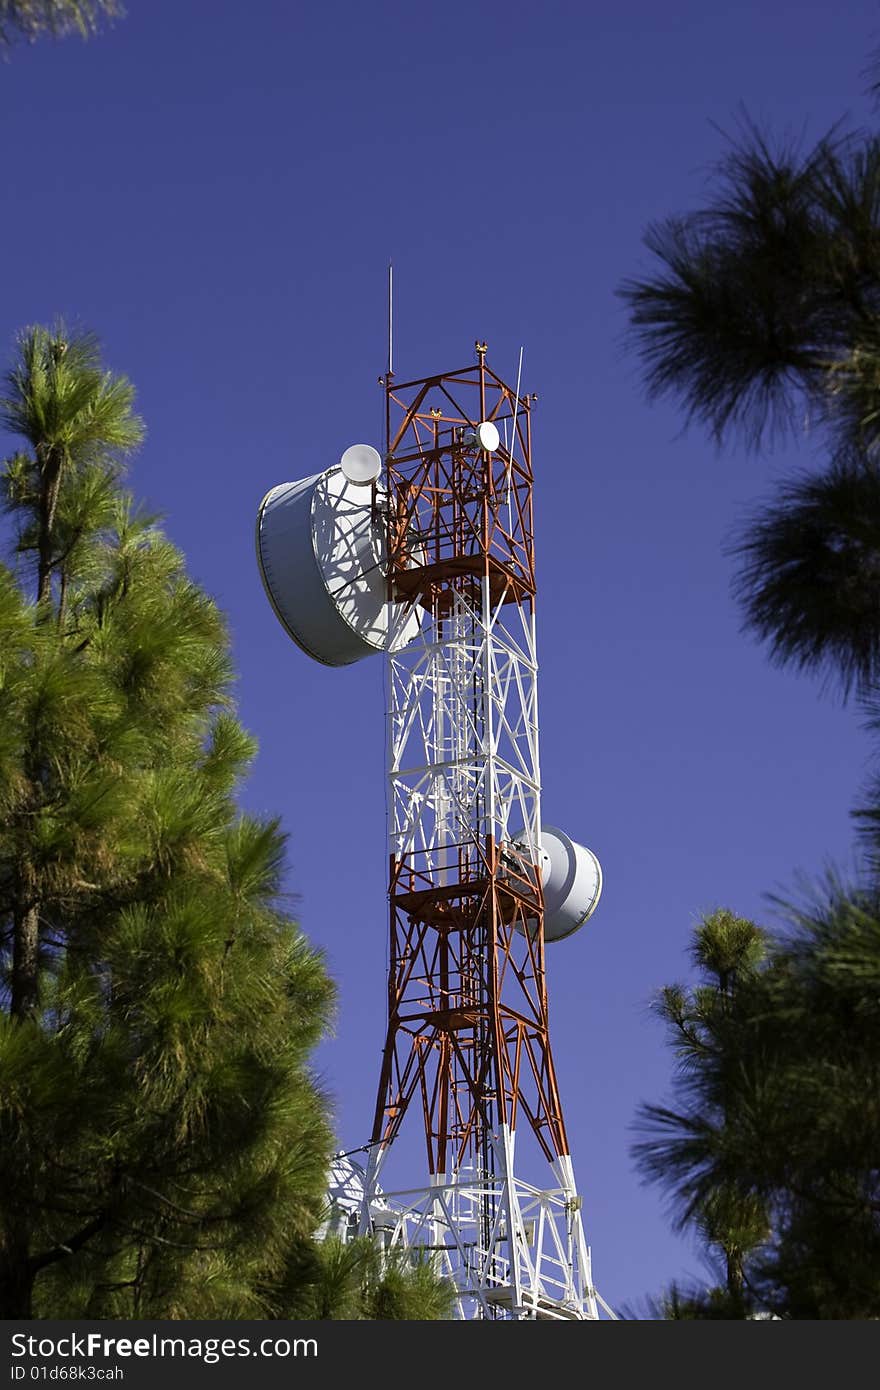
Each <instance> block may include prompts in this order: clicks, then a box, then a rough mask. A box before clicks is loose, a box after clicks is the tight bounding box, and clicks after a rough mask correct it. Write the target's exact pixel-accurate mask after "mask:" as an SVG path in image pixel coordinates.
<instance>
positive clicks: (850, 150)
mask: <svg viewBox="0 0 880 1390" xmlns="http://www.w3.org/2000/svg"><path fill="white" fill-rule="evenodd" d="M646 242H647V245H648V248H649V250H650V251H651V252H652V254H653V256H654V258H655V260H656V261H657V262H658V263H659V269H658V271H657V272H656V273H655V274H654V275H652V276H649V277H646V278H643V279H631V280H629V281H628V282H626V283H625V284H624V285H623V286H622V288H621V294H622V296H623V298H624V300H625V302H626V303H627V306H628V308H629V313H630V322H631V326H632V334H633V339H634V343H635V347H636V350H637V352H638V353H639V355H640V357H641V360H642V363H643V366H644V370H645V379H646V383H647V386H648V390H649V393H650V394H651V395H655V396H656V395H664V394H671V395H673V396H675V397H677V398H678V399H679V400H680V401H681V403H682V404H683V406H684V408H685V410H686V412H687V416H688V418H689V419H691V420H695V421H698V422H700V423H702V424H704V425H705V426H706V427H707V428H708V430H709V432H710V434H711V436H712V437H713V438H714V439H715V440H716V441H717V442H718V443H722V442H723V441H725V440H727V439H728V438H732V437H734V436H739V437H740V438H741V439H742V440H744V442H745V443H746V444H748V445H750V446H752V447H755V448H760V447H762V446H763V445H765V444H768V443H771V442H772V440H773V438H774V437H775V436H778V435H780V434H781V433H785V432H787V431H793V432H795V433H796V434H800V433H801V432H802V430H803V429H804V428H805V427H807V426H809V427H810V428H811V430H812V433H813V436H814V438H815V439H816V440H817V441H818V442H819V443H820V444H821V446H822V448H823V449H824V452H825V469H824V471H820V472H819V473H818V474H816V475H814V476H809V477H806V478H805V479H803V480H798V481H795V482H794V483H786V484H784V485H783V486H782V487H781V488H780V489H779V492H778V494H777V497H776V498H775V500H773V501H772V502H771V503H769V504H766V505H765V506H763V507H762V508H759V509H758V510H757V511H756V512H755V514H754V515H753V517H752V518H751V520H750V521H749V522H748V523H747V524H746V526H745V527H744V528H743V529H742V532H741V535H740V537H739V539H738V541H737V543H736V544H735V545H734V547H733V550H734V553H735V554H737V555H738V556H739V558H740V561H741V568H740V573H739V577H738V581H737V592H738V596H739V598H740V600H741V603H742V607H743V611H744V614H745V619H746V624H747V626H748V627H750V628H751V629H752V630H753V631H755V632H756V633H757V634H758V636H759V637H761V638H762V639H764V640H765V641H767V642H768V643H769V645H770V650H771V653H772V655H773V658H774V659H775V660H776V661H777V662H778V663H780V664H790V665H794V666H795V667H798V668H801V669H806V670H815V671H818V672H820V673H821V674H822V675H824V676H825V677H826V679H828V680H830V681H832V682H835V683H838V684H839V686H840V688H841V689H842V691H843V692H844V693H848V692H849V691H850V690H851V689H856V690H858V691H859V692H860V693H865V692H866V691H867V690H869V689H870V688H871V686H872V684H873V682H874V681H875V680H876V679H877V676H878V651H880V619H878V616H877V615H878V611H880V610H878V606H877V601H876V600H877V580H876V574H877V572H878V566H880V505H878V501H880V493H878V488H877V484H876V474H877V470H878V467H880V459H878V446H880V318H878V312H880V140H878V139H876V138H874V137H870V136H835V135H834V134H832V135H830V136H829V137H828V138H826V139H824V140H822V141H820V142H819V143H818V144H817V145H816V146H815V148H813V149H811V150H809V151H807V152H806V153H803V152H801V151H799V150H797V149H794V148H784V147H783V148H780V149H776V150H774V149H773V148H772V147H771V145H770V143H769V141H767V140H766V139H765V138H764V137H763V136H762V135H761V134H760V133H759V132H758V131H757V130H756V129H755V128H754V127H753V126H751V125H750V124H749V123H748V122H746V123H745V126H744V130H743V131H742V134H741V137H740V138H739V140H738V141H736V142H734V143H733V144H732V146H731V149H730V150H729V152H728V154H727V155H726V157H725V158H724V159H723V160H722V161H721V163H720V165H719V166H718V169H717V170H716V178H715V184H714V193H713V197H712V199H711V201H710V203H709V205H708V206H707V207H704V208H702V209H700V210H698V211H696V212H693V213H690V214H686V215H684V216H678V217H671V218H668V219H666V220H665V221H663V222H660V223H657V224H656V225H655V226H653V227H651V228H650V229H649V231H648V234H647V236H646Z"/></svg>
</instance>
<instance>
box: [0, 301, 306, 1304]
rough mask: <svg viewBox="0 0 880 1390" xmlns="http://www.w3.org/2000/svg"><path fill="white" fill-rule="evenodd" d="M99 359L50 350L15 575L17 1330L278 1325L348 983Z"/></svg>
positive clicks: (7, 1099) (34, 397) (1, 1155)
mask: <svg viewBox="0 0 880 1390" xmlns="http://www.w3.org/2000/svg"><path fill="white" fill-rule="evenodd" d="M132 397H133V393H132V388H131V386H130V384H129V383H128V382H127V381H126V380H125V379H124V378H122V377H119V376H113V375H111V374H110V373H108V372H106V371H104V370H103V368H102V367H101V364H100V359H99V354H98V349H97V345H96V343H95V341H94V340H93V339H92V338H90V337H89V336H87V335H68V334H67V333H66V332H65V331H64V329H63V327H58V328H56V329H53V330H47V329H44V328H35V329H32V330H29V331H28V332H27V333H26V334H24V335H23V337H22V339H21V342H20V350H19V357H18V362H17V365H16V366H15V368H14V369H13V371H12V372H11V373H10V375H9V379H8V383H7V394H6V398H5V401H4V403H3V408H4V417H5V422H6V424H7V426H8V427H9V428H11V429H12V430H14V431H15V432H17V433H18V434H19V435H20V436H22V437H23V441H24V443H25V445H26V446H27V447H26V448H24V449H22V450H21V451H19V452H17V453H16V454H14V455H13V456H12V458H11V459H9V460H8V462H7V464H6V467H5V471H4V488H5V499H6V507H7V510H8V512H9V514H10V515H11V517H12V519H13V522H14V523H15V526H16V531H17V550H18V555H19V561H18V576H17V577H16V576H15V575H13V573H12V572H11V571H10V570H9V569H8V568H3V569H2V570H0V934H2V943H3V946H4V949H5V951H6V964H5V969H4V975H3V985H2V996H0V997H2V1000H3V1003H4V1006H5V1007H4V1010H3V1013H2V1015H0V1315H2V1316H6V1317H11V1316H18V1317H26V1316H29V1315H30V1314H32V1313H33V1314H35V1315H43V1316H77V1315H84V1314H86V1313H87V1314H88V1315H90V1316H105V1317H106V1316H130V1315H142V1316H161V1317H174V1316H182V1315H187V1316H199V1315H205V1316H208V1315H214V1316H227V1317H229V1316H240V1315H243V1314H249V1315H254V1316H261V1315H264V1314H265V1313H266V1312H267V1311H271V1309H272V1296H271V1293H270V1292H269V1293H267V1290H271V1288H272V1284H273V1280H274V1279H276V1278H277V1276H278V1275H279V1274H280V1272H281V1271H282V1270H283V1269H284V1267H285V1261H286V1259H287V1255H288V1250H289V1247H290V1244H291V1242H292V1241H293V1240H294V1239H296V1238H306V1237H308V1236H309V1235H310V1233H311V1232H312V1231H313V1229H314V1228H315V1226H316V1224H317V1220H318V1217H319V1214H320V1210H321V1204H322V1201H323V1188H324V1180H325V1172H326V1169H327V1164H328V1159H329V1152H330V1145H331V1135H330V1126H329V1123H328V1115H327V1106H326V1101H325V1098H324V1097H323V1096H322V1094H321V1093H320V1091H319V1089H318V1087H317V1086H316V1084H315V1082H314V1079H313V1078H312V1077H311V1075H310V1073H309V1069H308V1057H309V1053H310V1051H311V1049H312V1047H313V1046H314V1044H315V1042H316V1041H317V1040H318V1038H319V1037H320V1036H321V1034H322V1033H323V1031H324V1029H325V1028H326V1026H327V1020H328V1012H329V1009H330V1006H331V1001H332V987H331V984H330V981H329V980H328V977H327V974H326V972H325V969H324V966H323V963H322V961H321V959H320V956H319V955H318V953H316V951H315V950H314V949H313V948H312V947H310V946H309V945H308V943H307V942H306V941H305V939H304V937H303V936H302V934H301V933H300V931H299V930H298V928H297V927H296V925H295V923H294V922H292V921H291V919H290V918H289V917H288V916H287V914H286V913H285V911H284V909H283V897H282V893H281V888H282V867H283V837H282V835H281V833H280V831H279V827H278V825H277V823H276V822H274V821H271V820H270V821H260V820H257V819H254V818H252V817H248V816H242V815H240V814H239V813H238V812H237V810H236V807H235V803H234V793H235V790H236V787H237V784H238V782H239V780H240V778H241V776H242V774H243V772H244V771H245V769H246V767H247V765H248V763H249V761H250V759H251V758H252V756H253V753H254V743H253V740H252V739H251V738H250V737H249V736H248V735H247V734H246V733H245V731H244V730H243V729H242V728H241V726H240V724H239V723H238V721H237V719H236V718H235V715H234V712H233V709H232V706H231V703H230V687H231V683H232V676H233V673H232V669H231V665H230V660H229V652H228V641H227V636H226V632H225V628H224V622H223V619H222V617H221V615H220V614H219V613H218V611H217V609H216V607H215V606H214V604H213V603H212V602H211V600H210V599H209V598H208V597H207V596H206V595H205V594H203V593H202V592H201V591H200V590H199V589H198V588H197V587H196V586H195V585H194V584H193V583H192V582H191V581H190V580H189V579H188V578H187V576H186V573H185V570H184V566H183V562H182V559H181V556H180V555H179V554H178V552H177V551H176V550H175V549H174V547H173V546H172V545H171V544H170V543H169V542H168V541H167V539H165V538H164V537H163V535H162V533H161V531H160V529H159V527H158V525H157V524H156V522H155V520H154V519H152V518H150V517H147V516H144V515H142V514H140V513H138V512H137V510H136V509H135V508H134V506H133V504H132V502H131V499H130V497H129V496H128V495H127V494H126V493H125V492H124V490H123V489H122V486H121V471H122V462H123V459H124V457H125V455H127V454H128V453H129V452H130V451H131V450H132V449H133V448H134V446H135V445H136V444H137V443H138V441H139V439H140V437H141V434H142V428H141V424H140V421H139V420H138V419H137V417H136V416H135V414H134V413H133V408H132Z"/></svg>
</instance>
